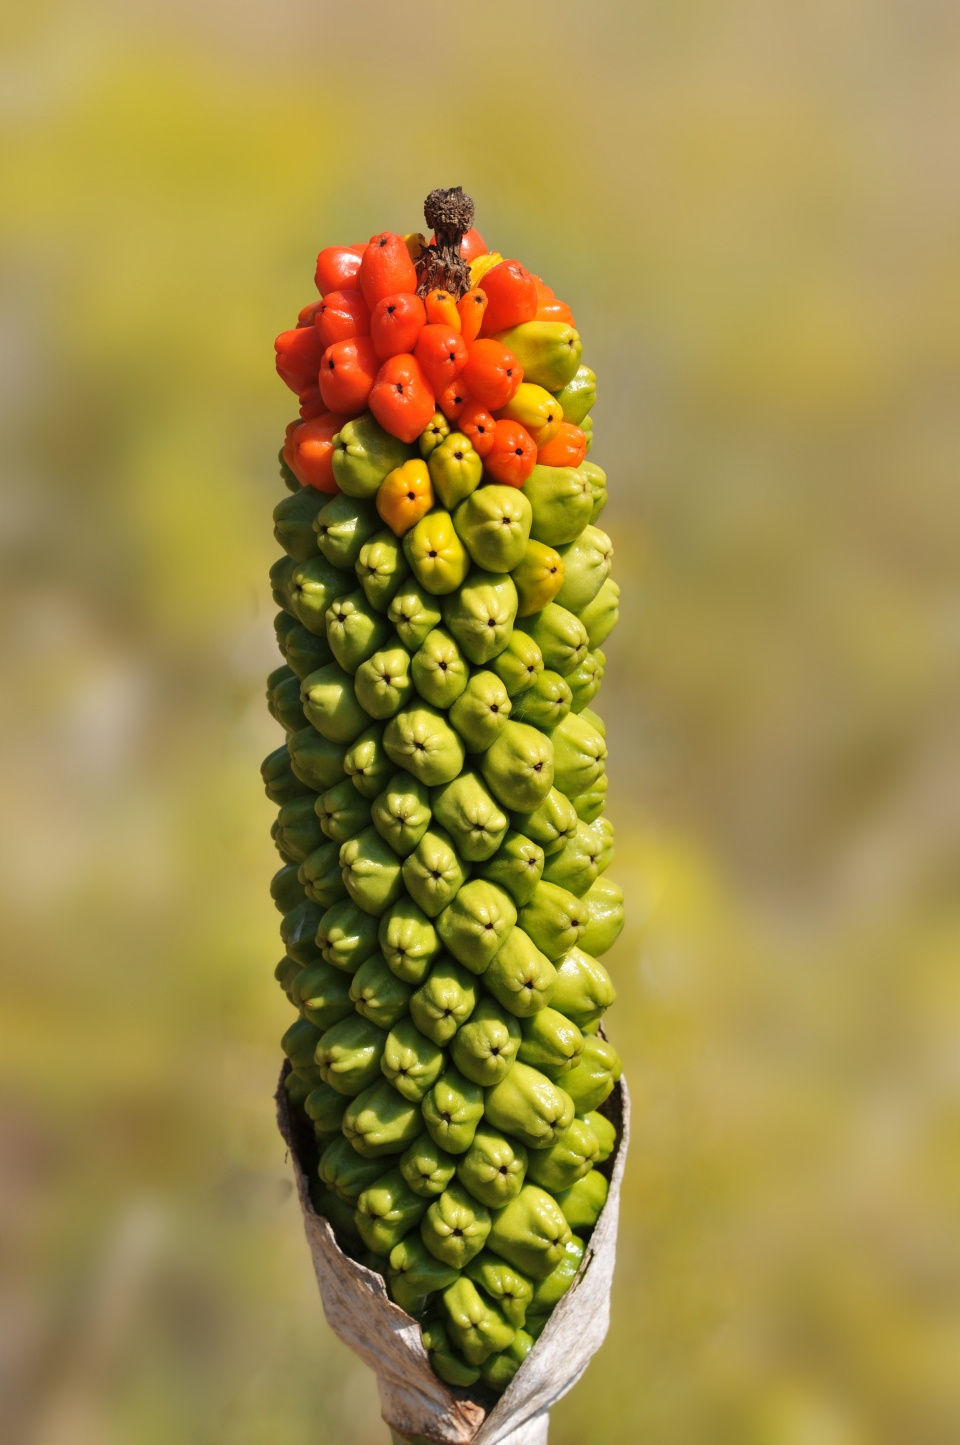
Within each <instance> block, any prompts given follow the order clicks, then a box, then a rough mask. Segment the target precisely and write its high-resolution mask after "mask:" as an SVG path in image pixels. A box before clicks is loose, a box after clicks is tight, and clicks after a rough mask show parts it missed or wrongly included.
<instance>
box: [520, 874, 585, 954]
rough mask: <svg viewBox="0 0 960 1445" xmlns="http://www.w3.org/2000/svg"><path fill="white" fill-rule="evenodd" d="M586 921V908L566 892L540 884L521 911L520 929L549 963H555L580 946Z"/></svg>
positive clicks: (552, 886)
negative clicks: (527, 935)
mask: <svg viewBox="0 0 960 1445" xmlns="http://www.w3.org/2000/svg"><path fill="white" fill-rule="evenodd" d="M587 917H588V914H587V909H586V907H585V905H584V904H583V903H581V901H580V899H579V898H577V897H575V895H574V894H572V893H569V892H568V891H567V889H566V888H558V887H557V885H556V884H555V883H543V882H540V883H538V884H537V886H536V888H535V889H534V891H533V897H532V898H531V899H530V902H529V903H527V904H525V905H524V907H523V908H521V910H520V927H521V928H523V929H525V930H526V931H527V933H528V934H529V935H530V937H531V938H532V939H533V941H534V943H535V944H536V945H537V947H538V948H539V949H542V950H543V952H544V953H545V954H546V955H547V957H548V958H549V959H553V960H556V959H559V958H562V957H563V955H564V954H565V953H566V952H567V950H568V949H570V948H574V947H575V946H576V945H577V944H578V943H579V941H580V932H581V929H583V928H584V927H585V926H586V923H587Z"/></svg>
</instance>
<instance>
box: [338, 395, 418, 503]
mask: <svg viewBox="0 0 960 1445" xmlns="http://www.w3.org/2000/svg"><path fill="white" fill-rule="evenodd" d="M412 455H413V448H412V447H410V446H408V445H407V444H406V443H405V442H402V441H399V440H398V439H397V438H396V437H392V436H391V435H390V434H389V432H386V431H384V429H383V427H382V426H380V424H379V423H378V422H377V421H375V420H374V418H373V417H372V416H371V414H370V413H369V412H368V411H366V412H364V413H363V415H362V416H358V417H356V418H355V419H354V420H353V421H348V422H346V423H345V425H344V426H342V427H341V428H340V431H339V433H338V435H337V436H336V437H335V439H334V444H333V475H334V477H335V479H336V483H337V486H338V487H339V488H340V490H341V491H342V492H346V494H347V496H348V497H374V496H376V493H377V488H378V487H379V486H380V483H381V482H382V481H383V479H384V477H386V475H387V473H388V472H392V471H393V469H394V467H399V466H402V465H403V463H404V462H405V461H406V460H407V458H408V457H409V456H412Z"/></svg>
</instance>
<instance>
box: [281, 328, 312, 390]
mask: <svg viewBox="0 0 960 1445" xmlns="http://www.w3.org/2000/svg"><path fill="white" fill-rule="evenodd" d="M273 346H274V350H275V351H276V353H277V373H278V375H279V376H280V377H281V378H282V380H283V381H285V382H286V383H287V386H289V388H290V390H291V391H295V392H296V393H297V396H299V395H300V393H301V392H302V391H306V389H307V387H308V386H316V384H317V376H318V373H319V371H320V362H321V361H322V360H323V352H324V346H323V342H322V341H321V340H320V337H319V336H318V335H317V331H316V327H314V326H298V327H296V328H295V329H294V330H293V331H281V333H280V335H279V336H278V337H277V339H276V341H275V342H274V343H273Z"/></svg>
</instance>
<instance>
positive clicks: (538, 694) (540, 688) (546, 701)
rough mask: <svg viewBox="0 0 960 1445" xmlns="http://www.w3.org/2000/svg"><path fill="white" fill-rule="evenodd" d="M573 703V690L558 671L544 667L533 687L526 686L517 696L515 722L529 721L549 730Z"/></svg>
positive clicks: (514, 713)
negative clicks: (524, 690) (550, 670)
mask: <svg viewBox="0 0 960 1445" xmlns="http://www.w3.org/2000/svg"><path fill="white" fill-rule="evenodd" d="M572 703H573V692H572V691H571V688H570V686H569V684H568V683H567V682H566V681H565V680H564V679H563V678H562V677H561V676H560V674H559V673H558V672H549V671H547V670H546V669H544V671H543V672H541V674H540V676H539V677H538V678H537V680H536V682H535V683H534V684H533V687H528V688H527V690H526V692H522V693H521V694H520V696H519V697H518V698H517V705H516V707H515V708H514V710H513V718H514V721H515V722H524V723H529V724H530V726H531V727H535V728H540V729H541V730H542V731H544V732H549V731H550V729H551V728H555V727H556V726H557V724H558V723H561V722H563V720H564V718H565V717H566V715H567V713H568V712H569V711H570V707H571V704H572Z"/></svg>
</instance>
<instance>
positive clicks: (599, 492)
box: [579, 462, 607, 527]
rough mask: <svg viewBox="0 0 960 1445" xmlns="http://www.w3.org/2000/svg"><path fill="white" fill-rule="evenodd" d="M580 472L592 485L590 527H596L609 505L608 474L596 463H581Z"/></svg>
mask: <svg viewBox="0 0 960 1445" xmlns="http://www.w3.org/2000/svg"><path fill="white" fill-rule="evenodd" d="M579 470H580V471H581V472H582V473H583V475H584V476H585V477H586V479H587V481H588V482H589V484H590V492H591V496H592V498H593V505H592V507H591V509H590V525H591V527H592V526H595V525H596V522H597V519H598V517H599V516H600V513H601V512H602V511H603V509H604V507H605V506H606V505H607V474H606V472H605V471H604V470H603V467H598V466H597V464H596V462H581V463H580V468H579Z"/></svg>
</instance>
